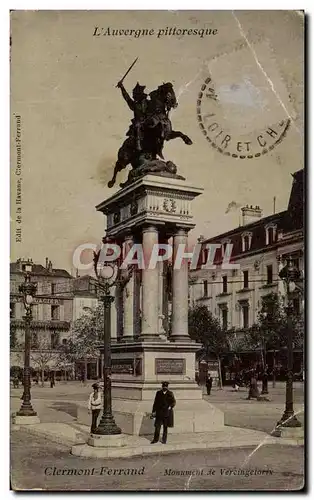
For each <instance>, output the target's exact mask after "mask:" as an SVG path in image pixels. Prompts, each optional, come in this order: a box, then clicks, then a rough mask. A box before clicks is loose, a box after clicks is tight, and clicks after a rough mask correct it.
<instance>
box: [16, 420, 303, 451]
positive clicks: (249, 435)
mask: <svg viewBox="0 0 314 500" xmlns="http://www.w3.org/2000/svg"><path fill="white" fill-rule="evenodd" d="M19 430H23V431H25V432H27V433H31V434H33V435H36V436H39V437H44V438H45V439H47V440H49V441H52V442H55V443H58V444H62V445H66V446H69V447H73V446H75V448H76V451H75V454H76V455H78V456H82V457H84V456H85V457H90V456H93V452H94V451H95V456H96V453H97V452H98V451H99V448H93V447H90V446H87V445H86V442H87V438H88V436H89V427H88V426H85V425H81V424H76V423H74V422H72V423H68V424H65V423H40V424H34V425H21V426H19V425H12V431H13V432H14V431H19ZM151 439H152V436H127V435H123V445H122V446H121V447H119V448H104V449H103V454H102V458H111V457H132V456H138V455H149V454H153V453H169V452H175V451H186V450H202V449H220V448H221V449H223V448H243V447H252V446H259V447H260V446H263V445H269V444H278V445H290V446H298V445H302V444H303V440H302V439H282V438H275V437H272V436H270V435H268V434H266V433H264V432H260V431H253V430H249V429H240V428H236V427H228V426H226V427H225V429H223V430H221V431H214V432H207V433H197V434H188V433H187V434H184V435H180V434H172V435H171V436H169V442H168V443H167V444H166V445H164V444H161V443H156V444H154V445H152V444H151V443H150V441H151ZM72 450H73V448H72Z"/></svg>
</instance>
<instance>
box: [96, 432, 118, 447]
mask: <svg viewBox="0 0 314 500" xmlns="http://www.w3.org/2000/svg"><path fill="white" fill-rule="evenodd" d="M123 438H124V436H123V434H113V435H110V436H108V435H106V436H98V435H97V434H92V435H91V436H90V437H89V438H88V440H87V444H88V445H89V446H94V447H96V448H116V447H118V446H122V445H123V443H124V439H123Z"/></svg>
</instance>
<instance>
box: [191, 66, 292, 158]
mask: <svg viewBox="0 0 314 500" xmlns="http://www.w3.org/2000/svg"><path fill="white" fill-rule="evenodd" d="M231 73H232V71H231ZM237 76H239V75H237ZM230 79H235V80H236V81H237V83H231V84H230V83H229V78H228V83H226V78H225V79H224V81H223V83H221V82H220V84H217V85H216V84H215V83H214V81H213V79H212V77H211V76H208V77H207V78H206V79H205V81H204V82H203V83H202V86H201V88H200V91H199V93H198V97H197V104H196V113H197V120H198V123H199V127H200V129H201V131H202V133H203V135H204V136H205V138H206V140H207V141H208V143H209V144H210V146H211V147H212V148H214V149H215V150H216V151H218V152H219V153H221V154H223V155H225V156H229V157H231V158H236V159H253V158H258V157H261V156H263V155H265V154H267V153H269V152H270V151H272V150H273V149H274V148H275V147H276V146H278V144H280V143H281V142H282V140H283V139H284V137H285V136H286V134H287V132H288V129H289V127H290V124H291V120H290V118H289V117H285V116H284V112H283V110H282V109H281V112H280V111H279V113H278V106H276V112H272V111H273V109H272V107H271V106H269V102H268V101H269V94H268V96H267V95H266V93H265V92H264V94H263V93H262V91H261V90H260V88H259V86H258V82H256V81H255V82H254V81H253V80H252V79H250V78H249V77H247V78H243V77H241V78H239V77H238V80H237V79H236V78H234V77H233V75H231V77H230ZM265 110H266V111H265Z"/></svg>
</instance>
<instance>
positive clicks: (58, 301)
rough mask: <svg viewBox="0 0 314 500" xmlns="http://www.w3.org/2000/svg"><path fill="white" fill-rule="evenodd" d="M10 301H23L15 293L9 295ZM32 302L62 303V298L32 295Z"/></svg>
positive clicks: (54, 304)
mask: <svg viewBox="0 0 314 500" xmlns="http://www.w3.org/2000/svg"><path fill="white" fill-rule="evenodd" d="M10 302H12V303H16V302H23V297H21V296H18V295H15V296H11V297H10ZM33 304H50V305H52V306H60V305H63V299H54V298H48V297H45V298H44V297H34V300H33Z"/></svg>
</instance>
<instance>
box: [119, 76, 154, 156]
mask: <svg viewBox="0 0 314 500" xmlns="http://www.w3.org/2000/svg"><path fill="white" fill-rule="evenodd" d="M117 86H118V88H119V89H121V92H122V95H123V97H124V99H125V101H126V102H127V104H128V106H129V108H130V109H131V110H132V111H133V113H134V118H133V119H132V123H131V125H130V127H129V130H128V132H127V134H126V135H127V136H128V137H132V138H134V139H135V147H136V150H137V151H140V150H141V139H142V125H143V122H144V120H145V118H146V114H147V108H148V100H147V94H145V92H144V89H145V86H144V85H140V84H139V83H137V84H136V85H135V87H134V89H133V92H132V95H133V99H131V97H130V96H129V94H128V93H127V91H126V90H125V87H124V85H123V83H122V82H121V81H120V82H118V85H117Z"/></svg>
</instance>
